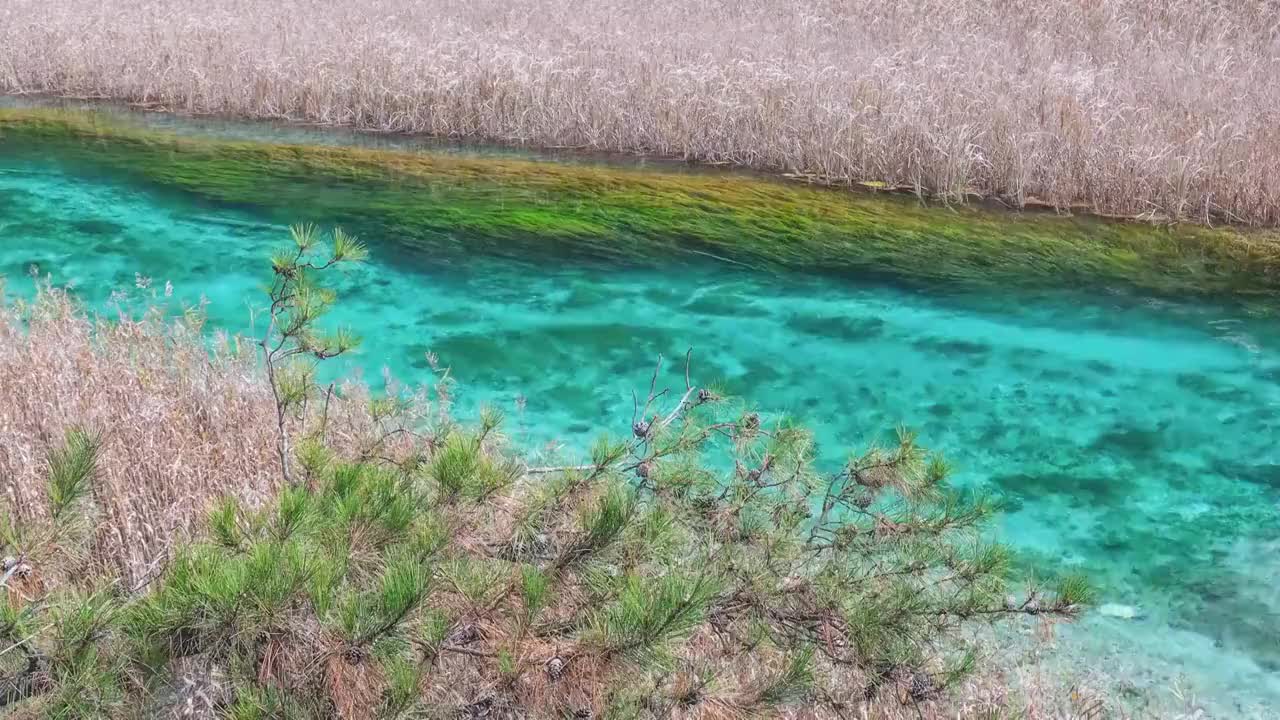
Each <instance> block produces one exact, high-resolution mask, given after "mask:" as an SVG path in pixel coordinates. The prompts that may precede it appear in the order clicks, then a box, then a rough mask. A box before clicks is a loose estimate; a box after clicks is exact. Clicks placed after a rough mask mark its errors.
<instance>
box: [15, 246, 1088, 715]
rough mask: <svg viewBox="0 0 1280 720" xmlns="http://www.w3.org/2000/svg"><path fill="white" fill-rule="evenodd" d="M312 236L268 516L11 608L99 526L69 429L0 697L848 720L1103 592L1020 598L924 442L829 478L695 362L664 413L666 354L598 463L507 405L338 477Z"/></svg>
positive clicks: (930, 697)
mask: <svg viewBox="0 0 1280 720" xmlns="http://www.w3.org/2000/svg"><path fill="white" fill-rule="evenodd" d="M316 237H317V234H316V232H315V231H314V229H311V228H295V229H294V231H293V239H294V247H293V248H291V249H290V250H289V251H288V252H287V253H285V254H282V255H279V256H277V257H276V259H275V260H274V261H273V270H274V277H275V280H274V284H273V285H272V286H271V289H270V299H271V311H270V321H269V327H268V330H267V333H266V335H265V336H264V340H263V341H262V343H261V345H262V348H263V352H264V361H265V365H266V370H267V375H268V377H267V380H268V382H270V383H272V387H273V390H274V392H275V397H276V398H277V413H278V414H277V418H278V420H279V428H280V432H281V435H280V444H279V447H278V451H279V453H280V458H281V468H280V471H281V474H282V476H283V479H285V480H286V482H285V483H283V487H284V489H283V490H281V491H280V493H279V495H278V496H277V497H275V498H274V499H273V500H272V502H270V503H268V504H267V505H266V506H264V507H248V506H245V505H244V504H242V503H241V502H239V501H237V500H236V499H234V498H228V499H227V500H225V501H224V502H222V503H221V504H220V505H218V506H217V507H216V508H215V509H214V510H213V511H212V512H211V514H210V518H209V524H208V532H207V533H206V535H205V537H203V538H201V539H197V540H195V541H193V542H191V543H188V544H186V545H184V546H183V547H181V549H180V550H179V551H178V552H177V554H176V556H175V557H174V558H173V559H172V561H171V562H170V563H169V564H168V566H167V567H165V568H164V569H163V572H161V573H159V574H158V575H157V577H156V578H155V579H154V580H153V581H152V582H149V583H147V584H146V585H145V586H143V587H138V588H121V587H119V586H118V585H113V584H111V583H109V582H106V583H102V584H99V585H96V586H94V585H93V583H86V584H85V585H84V587H61V588H55V589H53V590H50V591H42V590H40V589H38V588H36V587H35V586H34V585H31V587H30V588H28V589H20V588H19V585H18V583H19V582H20V581H21V582H23V583H27V584H30V583H31V579H32V578H33V577H34V578H37V579H38V577H39V573H40V570H41V567H42V565H43V564H44V563H45V562H46V561H52V558H53V557H55V556H56V555H58V553H64V554H65V553H66V552H70V551H71V550H73V549H74V547H75V546H76V543H77V542H79V541H80V540H81V539H83V535H84V522H85V520H86V518H88V517H89V516H90V515H91V512H90V509H89V508H88V507H87V505H88V499H89V497H90V495H91V493H90V492H89V489H90V487H91V484H92V480H93V476H94V467H95V459H96V456H97V451H98V442H97V440H96V439H95V438H94V437H93V436H91V435H88V434H85V433H81V432H73V433H72V434H70V435H69V436H68V438H67V442H66V443H65V445H64V447H63V449H60V450H58V451H56V452H54V453H52V455H51V457H50V462H49V493H48V494H49V508H48V517H47V518H46V519H45V520H43V521H41V522H37V523H30V522H28V523H16V522H12V521H9V522H5V523H4V524H3V525H0V527H3V528H4V529H5V535H4V545H5V553H6V554H7V555H8V557H7V558H6V559H5V565H4V568H5V570H4V583H3V584H4V585H5V591H6V592H7V593H8V603H7V604H6V605H4V606H3V614H2V615H0V638H3V639H4V641H5V642H6V644H8V645H11V646H12V647H11V648H10V650H9V651H5V653H4V655H3V656H0V660H2V661H4V662H5V663H7V665H6V666H4V667H5V668H6V669H5V670H4V675H3V676H2V677H0V706H3V707H9V706H12V707H22V708H26V709H27V710H28V711H29V712H31V713H32V714H36V715H43V716H48V717H93V716H104V717H105V716H110V717H124V716H139V717H148V716H161V715H164V714H166V713H171V712H175V711H176V710H175V709H176V708H179V707H181V708H183V712H187V713H188V715H191V716H205V717H228V718H237V719H246V720H247V719H249V718H328V717H341V718H350V719H362V718H408V717H440V718H444V717H449V718H459V717H462V718H473V719H475V720H480V719H481V718H502V717H511V718H517V717H518V718H561V717H573V718H582V719H585V718H605V717H608V718H653V719H664V720H665V719H666V718H677V717H679V718H685V717H708V718H714V717H745V716H748V715H757V714H768V713H773V712H777V711H780V710H782V709H786V708H802V707H803V708H809V709H810V711H811V712H812V713H815V714H816V715H817V716H824V717H832V718H841V717H846V716H847V715H846V712H847V709H848V708H853V707H858V706H859V704H860V703H865V702H871V703H890V704H906V705H910V706H921V705H927V704H929V703H937V702H940V701H942V700H944V699H945V697H946V694H947V693H948V691H949V689H950V688H952V687H953V686H954V685H955V684H956V683H958V682H959V681H960V680H961V679H963V678H964V677H965V676H966V675H968V674H969V673H971V672H973V670H974V669H975V664H976V662H977V661H976V655H975V654H974V652H973V648H972V647H969V646H968V645H967V644H966V641H965V639H964V633H963V632H962V630H963V629H964V628H965V627H967V626H969V625H971V624H974V623H979V622H986V621H990V620H995V619H999V618H1007V617H1011V616H1038V617H1042V618H1046V619H1047V618H1064V619H1070V618H1072V617H1074V616H1075V615H1076V614H1077V613H1078V612H1079V610H1080V608H1081V607H1082V606H1083V605H1084V604H1085V603H1086V602H1088V600H1089V590H1088V586H1087V584H1085V583H1084V582H1083V581H1082V580H1080V579H1078V578H1068V579H1066V580H1063V581H1062V582H1060V583H1059V585H1058V586H1057V587H1055V588H1052V589H1049V590H1043V589H1033V590H1030V591H1028V592H1027V593H1026V594H1025V595H1023V596H1021V597H1018V598H1017V599H1010V598H1009V596H1008V585H1007V578H1008V576H1009V564H1010V555H1009V552H1008V550H1007V549H1006V548H1004V547H1002V546H1000V545H998V544H993V543H991V542H988V541H986V540H985V539H984V533H983V530H984V528H985V527H986V526H987V523H988V522H989V520H990V518H991V517H992V515H993V513H994V512H996V510H997V509H998V504H997V503H996V502H994V501H993V500H992V499H991V498H986V497H982V496H973V495H970V496H965V495H961V494H960V493H958V492H957V491H955V490H954V489H952V488H950V487H949V486H948V485H947V476H948V472H949V469H948V467H947V464H946V463H945V462H944V461H943V460H942V459H941V458H940V457H938V456H936V455H931V454H929V453H927V452H926V451H925V450H924V449H922V448H921V447H920V446H919V445H918V444H917V442H916V438H915V437H914V436H913V435H912V434H911V433H909V432H906V431H901V432H900V433H899V434H898V436H897V438H896V441H895V442H893V443H892V444H890V445H888V446H886V447H878V446H877V447H871V448H868V449H866V450H864V451H862V452H859V453H856V454H854V455H852V456H851V457H850V458H849V459H848V461H847V462H845V463H844V464H843V465H842V466H840V467H836V468H831V469H828V470H822V469H820V468H819V467H818V465H817V463H816V461H815V456H816V451H815V445H814V440H813V437H812V435H811V433H809V432H808V431H807V430H805V429H804V428H802V427H799V426H797V425H795V424H793V423H791V422H789V421H786V420H773V421H767V420H766V419H765V418H763V417H762V416H761V415H759V414H758V413H756V412H753V411H751V410H749V409H747V408H745V407H743V406H741V405H740V404H735V403H733V402H731V401H730V400H728V399H726V398H724V397H722V394H721V393H720V392H718V391H716V390H715V389H712V388H707V387H700V386H697V385H695V384H694V383H693V382H692V374H693V368H692V365H693V363H692V358H691V356H690V355H686V357H685V359H684V367H683V380H684V387H683V389H681V390H678V391H677V392H676V393H671V392H669V391H668V390H665V389H664V390H659V389H658V383H659V379H660V377H661V374H662V373H661V369H662V362H661V360H659V366H658V368H656V369H655V370H654V372H653V375H652V377H651V378H650V380H649V384H648V390H647V393H646V395H645V397H644V398H643V400H642V399H641V398H640V397H639V395H637V396H636V398H635V403H634V408H633V413H632V417H631V418H630V419H629V424H628V419H626V418H623V419H621V423H620V424H622V426H623V429H624V430H625V433H624V434H622V435H620V436H614V435H609V434H603V435H601V437H600V438H599V440H598V441H597V442H596V443H595V444H594V445H593V446H592V448H591V450H590V453H589V457H590V461H589V462H587V463H585V464H581V465H574V466H566V467H528V466H527V465H525V464H524V462H523V459H522V458H521V457H520V455H519V454H518V453H517V452H516V451H514V450H513V449H511V448H509V447H507V446H506V445H505V444H504V442H503V441H502V438H501V425H502V421H503V419H502V417H501V415H500V414H498V413H495V412H493V411H486V412H484V413H482V416H481V418H480V420H479V423H478V425H477V426H476V427H474V428H467V427H464V426H461V425H457V424H446V425H444V426H442V427H441V428H438V429H436V431H434V433H433V434H429V435H425V436H423V437H422V439H421V442H420V445H421V447H420V448H418V453H417V454H416V455H415V456H414V459H413V460H412V461H410V462H391V461H388V460H382V459H378V458H377V453H369V452H362V453H360V454H359V456H357V457H342V456H341V455H340V454H339V453H337V452H335V451H333V450H332V449H330V448H328V447H326V446H325V444H324V433H323V425H324V423H325V422H326V420H327V415H328V413H327V408H326V409H321V410H319V411H317V410H316V408H317V404H315V402H316V401H317V400H320V401H323V402H324V403H326V404H327V403H328V402H331V401H334V402H342V401H343V400H342V399H341V398H338V399H337V400H334V399H333V394H332V391H331V390H324V391H322V390H321V388H320V386H319V385H318V384H317V383H316V382H315V380H314V369H315V362H316V361H319V360H321V359H324V358H328V357H332V356H334V355H337V354H339V353H341V352H345V351H346V350H348V349H350V348H351V347H352V346H353V339H352V338H351V336H350V335H348V334H345V333H339V334H336V335H323V334H321V333H319V332H318V331H317V330H316V329H315V322H316V321H317V320H318V319H319V318H320V317H322V316H323V314H324V312H325V311H326V310H327V309H328V308H329V307H330V306H331V304H332V302H333V299H334V298H333V295H332V292H331V291H329V290H326V289H324V287H323V286H322V285H321V284H320V283H319V279H320V276H322V274H323V272H325V271H326V270H328V269H329V268H331V267H333V266H334V265H336V264H338V263H340V262H346V261H351V260H354V259H357V258H358V257H360V256H362V255H363V249H362V246H360V245H359V244H358V243H357V242H356V241H355V240H354V239H352V238H349V237H348V236H346V235H343V234H341V233H337V232H335V233H334V236H333V247H332V249H331V250H330V251H328V252H326V253H324V254H323V256H324V258H325V259H324V260H323V261H313V260H309V259H307V258H308V257H309V254H311V253H315V252H317V240H316ZM303 360H306V362H305V363H304V364H302V365H299V364H298V363H299V362H301V361H303ZM677 395H678V397H677ZM378 402H385V401H378ZM392 402H397V401H396V400H395V399H393V400H392ZM317 425H318V426H319V430H318V431H317V429H316V428H317ZM295 429H297V430H300V431H302V433H303V435H302V438H303V439H302V441H301V442H299V443H297V444H296V445H295V444H293V443H291V442H290V433H291V432H293V431H294V430H295ZM52 548H58V549H59V551H58V553H54V552H53V551H52V550H51V549H52ZM24 587H25V586H24Z"/></svg>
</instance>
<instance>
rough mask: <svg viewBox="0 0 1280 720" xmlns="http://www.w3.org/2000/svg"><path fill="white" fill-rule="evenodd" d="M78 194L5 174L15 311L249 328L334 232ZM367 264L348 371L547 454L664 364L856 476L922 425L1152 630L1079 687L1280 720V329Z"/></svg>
mask: <svg viewBox="0 0 1280 720" xmlns="http://www.w3.org/2000/svg"><path fill="white" fill-rule="evenodd" d="M68 172H70V171H67V170H64V169H61V168H60V167H59V166H58V165H57V164H56V163H55V162H53V161H49V162H47V163H42V162H36V163H32V162H22V163H19V162H17V161H16V160H13V159H11V158H10V159H6V158H4V157H0V274H4V275H5V276H7V279H8V286H9V291H10V292H11V293H12V292H18V293H23V292H30V289H31V280H30V278H29V277H28V270H29V268H30V267H32V266H36V267H38V268H39V270H40V271H41V272H44V273H51V274H52V276H53V278H54V280H55V282H57V283H59V284H72V285H74V286H75V287H76V288H78V291H79V293H80V294H81V295H82V296H83V297H84V298H86V300H88V301H90V302H92V303H96V304H98V305H99V306H102V305H103V304H104V303H105V301H106V299H107V297H108V296H109V295H110V293H111V292H112V291H113V290H120V289H127V290H131V289H133V288H134V286H135V281H136V277H135V273H140V274H141V275H142V276H146V277H150V278H152V282H153V287H155V288H159V287H163V286H164V284H165V283H166V282H169V283H172V287H173V288H174V295H175V302H177V301H179V300H185V301H188V302H193V301H195V300H197V299H198V298H200V297H201V296H203V297H206V298H207V299H208V301H209V304H208V312H209V315H210V317H211V320H212V322H213V324H215V325H216V326H220V327H223V328H227V329H230V330H234V331H241V330H246V329H248V327H249V323H250V308H251V307H255V306H258V305H259V304H260V303H259V298H260V292H259V283H260V280H261V279H262V268H263V266H264V259H265V257H266V255H267V252H268V250H269V249H270V248H272V247H274V246H277V245H278V244H279V243H280V242H281V241H282V240H283V239H284V238H285V235H284V223H285V222H287V221H289V220H295V219H306V218H307V217H308V215H309V209H308V208H306V207H299V208H296V209H295V211H296V217H295V218H282V217H268V216H265V215H259V214H255V211H254V210H253V209H251V208H250V209H246V208H227V207H216V206H210V205H209V204H207V203H203V202H199V201H196V200H195V199H192V198H189V197H185V196H182V195H179V194H176V193H172V192H168V191H166V190H165V189H163V188H154V187H151V188H148V187H139V186H132V185H127V184H124V183H123V182H121V181H119V180H118V179H113V178H103V177H89V176H84V175H79V174H77V175H69V174H67V173H68ZM319 210H320V209H318V208H316V209H314V211H315V213H316V214H321V213H320V212H319ZM365 239H366V240H368V241H369V242H370V244H371V246H372V250H373V258H372V261H371V263H369V265H368V266H367V267H365V268H363V269H361V270H359V271H357V272H356V273H355V274H353V275H351V276H350V277H349V278H348V280H347V281H346V283H345V286H346V287H345V291H344V299H343V305H342V310H341V312H340V315H341V318H340V319H342V320H344V321H347V322H348V323H349V324H351V325H354V326H355V327H357V328H358V329H359V330H360V331H361V333H362V335H363V337H364V345H363V347H362V350H361V353H360V354H359V355H358V356H357V357H356V358H355V359H354V361H352V362H353V363H354V365H353V366H349V367H348V368H347V369H348V370H353V371H361V370H362V371H364V372H365V373H366V374H367V375H369V376H372V377H377V375H378V373H379V372H380V370H381V368H383V367H384V366H385V367H388V368H390V369H391V371H392V372H393V373H394V374H395V375H396V376H398V377H400V378H402V379H406V380H409V381H423V380H426V379H427V378H428V376H429V373H430V370H429V368H428V365H427V362H426V358H425V354H426V353H427V352H428V351H432V352H435V353H437V354H438V355H439V357H440V360H441V361H442V362H443V363H444V364H446V365H449V366H452V368H453V374H454V376H455V377H456V378H457V379H458V380H459V382H460V386H459V390H460V392H461V396H460V400H461V408H462V409H463V410H464V411H465V409H467V408H474V407H475V406H476V405H477V404H478V403H480V402H482V401H483V402H492V403H494V404H497V405H498V406H500V407H503V408H505V409H507V410H508V411H509V412H508V414H509V415H510V416H511V418H512V419H511V427H510V428H508V430H509V434H511V435H513V436H514V437H515V439H516V440H517V441H519V442H521V443H523V444H524V445H525V446H526V447H528V448H530V449H531V450H533V451H538V452H541V451H542V450H540V449H542V448H545V447H546V446H547V444H548V443H549V442H559V443H562V444H563V446H564V448H565V450H564V452H568V453H572V452H573V451H574V449H575V448H580V447H581V445H582V444H583V443H584V442H585V441H586V440H587V439H588V438H589V437H590V436H592V435H594V434H595V433H596V432H598V431H599V429H601V428H604V427H608V428H612V429H615V430H625V426H626V423H627V422H628V421H629V417H630V412H631V390H632V389H633V388H636V387H641V386H643V385H644V384H645V383H646V382H647V378H648V373H649V372H650V369H651V367H652V365H653V362H654V359H655V357H656V356H657V355H658V354H660V353H662V354H665V355H666V356H667V357H681V356H683V354H684V351H685V350H686V349H687V348H690V347H692V348H693V349H694V358H695V362H694V374H695V375H696V377H697V378H699V379H700V380H703V381H707V380H713V379H719V380H723V381H724V382H725V384H726V385H727V386H728V387H729V389H730V390H732V391H733V392H734V393H735V394H738V395H741V396H744V397H747V398H750V399H751V400H752V401H754V403H755V404H757V405H758V406H759V407H760V408H761V409H762V410H766V411H769V412H771V413H779V412H786V413H790V414H791V415H793V416H796V417H798V418H799V419H802V420H804V421H806V422H808V423H809V424H811V425H812V426H813V427H815V428H818V429H819V432H820V434H819V438H820V441H821V443H822V447H823V453H824V456H825V457H826V458H827V459H828V461H830V462H832V463H838V462H839V459H840V458H841V457H842V455H843V453H844V449H845V448H856V447H859V446H862V445H864V444H865V443H866V442H868V441H870V440H873V439H876V438H883V437H885V433H886V432H887V431H889V430H890V429H892V428H893V427H894V426H895V425H897V424H899V423H903V424H906V425H908V426H910V427H912V428H914V429H916V430H918V431H919V432H920V434H921V436H922V439H923V441H924V442H925V443H926V444H927V445H929V446H931V447H935V448H940V449H943V450H945V451H946V454H947V456H948V457H949V458H950V459H951V460H952V461H953V463H954V464H955V465H956V466H957V468H958V470H959V472H958V481H959V482H962V483H966V484H974V485H987V486H990V487H992V488H994V489H996V490H998V491H1000V492H1001V493H1003V494H1005V495H1006V497H1008V498H1009V499H1010V501H1011V508H1010V512H1009V513H1008V514H1007V516H1006V518H1005V520H1004V524H1003V528H1002V534H1003V535H1004V537H1006V538H1007V539H1008V540H1010V541H1011V542H1013V543H1014V544H1015V545H1016V547H1017V548H1018V549H1019V550H1020V551H1022V556H1023V557H1024V558H1025V561H1026V563H1027V564H1028V565H1031V566H1034V567H1037V568H1039V569H1040V572H1044V573H1054V572H1060V571H1062V570H1063V569H1070V568H1078V569H1082V570H1084V571H1086V572H1088V573H1089V574H1091V575H1092V576H1093V577H1094V578H1095V580H1096V582H1097V584H1098V585H1099V586H1100V589H1101V599H1102V600H1103V601H1104V602H1112V603H1120V604H1124V605H1129V606H1133V607H1134V608H1136V609H1137V610H1138V611H1139V613H1140V617H1139V618H1137V619H1116V618H1110V617H1102V616H1100V615H1098V614H1095V615H1094V616H1092V617H1091V618H1090V619H1089V620H1087V621H1086V622H1085V623H1084V625H1083V627H1082V628H1077V629H1075V630H1073V631H1071V632H1070V633H1069V634H1068V635H1067V640H1066V645H1067V646H1068V647H1070V648H1073V651H1074V652H1076V653H1086V655H1083V656H1082V655H1079V654H1077V655H1074V656H1071V657H1073V658H1074V660H1073V663H1074V665H1075V666H1076V669H1080V668H1084V667H1086V666H1089V665H1094V666H1101V667H1105V669H1106V670H1107V672H1108V673H1111V672H1113V670H1112V668H1114V673H1115V674H1124V675H1126V676H1127V677H1128V678H1129V681H1128V682H1129V683H1130V684H1131V685H1132V686H1133V687H1134V689H1135V692H1136V693H1146V694H1147V695H1149V696H1151V697H1153V698H1155V699H1156V701H1161V702H1164V701H1170V700H1171V696H1170V692H1169V689H1170V688H1171V687H1173V686H1174V684H1175V683H1180V684H1181V686H1182V687H1185V688H1187V689H1188V690H1190V691H1191V692H1192V693H1194V694H1195V695H1197V696H1198V697H1199V698H1200V700H1201V701H1202V702H1203V703H1204V704H1205V705H1206V707H1207V708H1208V709H1209V711H1210V712H1211V713H1212V714H1213V715H1214V716H1224V717H1228V716H1229V717H1240V716H1258V717H1265V716H1269V715H1270V714H1271V713H1270V712H1269V708H1280V626H1278V624H1277V621H1278V617H1277V614H1276V613H1277V610H1278V609H1280V554H1278V553H1277V550H1280V505H1278V501H1280V449H1278V448H1277V446H1276V443H1275V441H1274V440H1275V438H1276V430H1277V425H1278V424H1280V420H1278V418H1280V414H1278V410H1280V325H1277V324H1276V323H1275V321H1263V320H1258V319H1250V318H1246V317H1242V316H1240V315H1238V314H1237V313H1235V312H1234V311H1231V310H1227V309H1224V308H1222V307H1215V306H1210V305H1175V304H1170V303H1168V302H1162V301H1154V300H1143V299H1140V298H1132V297H1127V296H1123V295H1120V294H1117V293H1108V292H1105V291H1099V290H1092V291H1090V292H1087V293H1086V292H1080V291H1077V292H1069V291H1066V290H1064V291H1063V292H1061V293H1056V294H1055V293H1046V294H1043V295H1040V296H1035V297H1031V296H1026V295H1019V296H1017V297H974V296H971V295H966V296H948V295H946V294H944V293H942V292H940V291H933V292H924V291H921V290H919V289H916V290H908V289H904V288H901V287H895V286H890V285H886V284H884V283H883V282H875V283H872V282H871V281H859V280H858V279H856V278H813V277H797V276H776V275H769V276H765V275H755V274H750V273H748V272H744V271H742V270H740V269H736V268H733V267H729V266H724V265H716V264H710V263H709V264H705V265H691V264H688V263H687V262H684V261H681V262H679V263H673V264H672V266H671V267H666V268H659V269H653V268H645V269H641V268H628V267H620V266H617V265H609V266H604V265H599V264H591V263H589V262H586V261H581V260H575V259H574V258H567V257H535V258H528V259H526V260H523V261H521V260H515V259H511V258H503V259H498V258H485V257H464V256H459V255H457V254H456V253H454V252H450V253H440V254H431V253H429V252H427V251H424V250H422V249H418V250H415V251H413V252H412V253H410V252H408V251H406V250H404V249H402V248H399V247H397V245H396V244H395V243H394V242H392V241H391V240H390V239H388V238H378V237H367V238H365ZM671 380H672V381H673V382H679V381H680V379H679V378H678V377H675V376H674V375H673V376H672V378H671ZM518 397H523V398H525V399H526V403H525V404H526V407H525V409H524V411H523V412H522V413H518V412H516V409H515V408H516V404H517V398H518ZM0 401H2V399H0ZM1068 664H1069V665H1070V664H1071V663H1068ZM1135 702H1137V703H1138V704H1139V705H1141V704H1142V703H1143V702H1147V701H1146V700H1137V701H1135Z"/></svg>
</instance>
